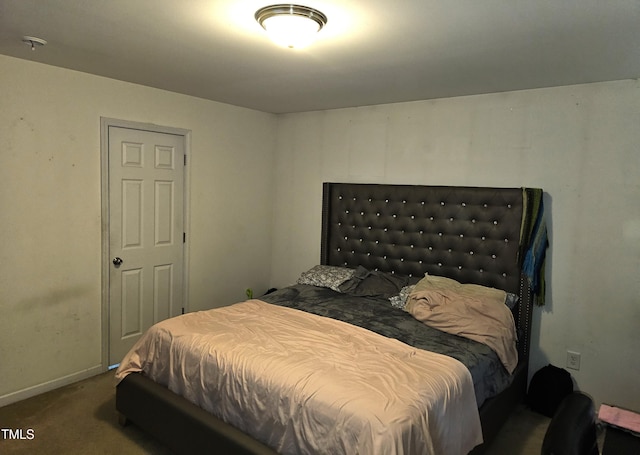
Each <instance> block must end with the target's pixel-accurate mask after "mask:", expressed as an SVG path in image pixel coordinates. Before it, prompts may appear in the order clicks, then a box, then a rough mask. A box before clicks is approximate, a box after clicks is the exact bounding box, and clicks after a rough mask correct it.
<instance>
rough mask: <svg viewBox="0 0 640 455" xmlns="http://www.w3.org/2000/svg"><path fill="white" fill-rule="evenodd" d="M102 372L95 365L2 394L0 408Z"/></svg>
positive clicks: (100, 368) (99, 367) (99, 366)
mask: <svg viewBox="0 0 640 455" xmlns="http://www.w3.org/2000/svg"><path fill="white" fill-rule="evenodd" d="M102 372H103V369H102V365H96V366H94V367H91V368H88V369H86V370H82V371H78V372H77V373H72V374H69V375H67V376H63V377H61V378H58V379H54V380H52V381H47V382H44V383H42V384H38V385H34V386H32V387H28V388H26V389H22V390H18V391H17V392H11V393H8V394H6V395H2V396H0V408H1V407H3V406H6V405H8V404H11V403H16V402H18V401H22V400H26V399H27V398H31V397H34V396H36V395H40V394H41V393H45V392H49V391H51V390H55V389H59V388H60V387H64V386H66V385H69V384H73V383H74V382H78V381H82V380H83V379H87V378H90V377H91V376H95V375H98V374H100V373H102Z"/></svg>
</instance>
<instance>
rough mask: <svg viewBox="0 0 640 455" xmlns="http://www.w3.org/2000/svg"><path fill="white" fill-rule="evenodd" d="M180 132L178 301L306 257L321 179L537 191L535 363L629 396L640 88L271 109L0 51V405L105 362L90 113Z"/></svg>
mask: <svg viewBox="0 0 640 455" xmlns="http://www.w3.org/2000/svg"><path fill="white" fill-rule="evenodd" d="M101 117H110V118H119V119H124V120H131V121H137V122H144V123H154V124H158V125H165V126H172V127H176V128H183V129H187V130H190V131H191V132H192V134H191V159H190V164H189V172H190V178H191V184H190V189H189V191H190V200H189V205H190V209H191V212H190V219H189V222H190V232H189V238H190V241H189V255H190V256H189V258H190V260H189V267H190V280H189V294H190V308H191V310H198V309H204V308H208V307H211V306H216V305H223V304H229V303H232V302H235V301H237V300H241V299H242V298H243V297H244V289H245V288H246V287H253V288H254V289H255V290H256V291H257V292H260V291H261V290H264V289H266V288H267V287H268V286H282V285H285V284H288V283H291V282H293V281H294V280H295V278H296V277H297V275H298V274H299V273H300V272H301V271H302V270H304V269H305V268H308V267H310V266H311V265H313V264H315V263H317V262H318V259H319V247H320V245H319V239H320V200H321V184H322V182H323V181H353V182H384V183H415V184H442V185H487V186H489V185H492V186H523V185H525V186H540V187H542V188H544V189H545V191H546V196H545V202H546V203H547V205H548V208H549V209H550V211H551V241H552V244H553V245H552V248H551V250H550V252H549V280H550V289H549V296H548V305H547V307H545V308H544V309H536V311H535V322H534V334H533V340H532V344H533V359H532V365H531V368H532V370H536V369H538V368H539V367H541V366H542V365H544V364H546V363H548V362H551V363H553V364H555V365H559V366H564V364H565V356H566V351H567V350H573V351H578V352H581V353H582V366H581V369H580V371H577V372H576V371H572V374H573V376H574V378H575V379H576V381H577V384H578V386H579V387H580V388H581V389H582V390H584V391H586V392H588V393H590V394H592V395H593V396H594V398H596V400H597V401H599V402H600V401H604V402H609V403H614V404H618V405H622V406H628V407H631V408H635V409H640V401H639V400H640V388H639V387H640V385H639V384H640V383H639V382H638V381H637V378H638V377H640V354H639V353H640V332H639V331H638V330H637V327H638V326H639V324H640V304H639V301H640V299H639V298H640V280H638V270H640V204H638V200H640V188H639V184H638V181H640V154H638V151H637V150H638V145H637V144H640V128H638V125H639V124H640V83H638V81H621V82H613V83H601V84H589V85H582V86H572V87H562V88H553V89H542V90H531V91H522V92H512V93H502V94H491V95H482V96H469V97H460V98H452V99H441V100H434V101H422V102H415V103H402V104H391V105H385V106H372V107H362V108H354V109H342V110H334V111H322V112H311V113H301V114H290V115H284V116H274V115H270V114H264V113H260V112H256V111H251V110H247V109H241V108H236V107H232V106H228V105H224V104H220V103H214V102H210V101H205V100H201V99H197V98H192V97H187V96H183V95H178V94H174V93H169V92H164V91H160V90H155V89H151V88H147V87H142V86H138V85H133V84H128V83H123V82H118V81H114V80H110V79H105V78H100V77H95V76H90V75H87V74H83V73H78V72H74V71H69V70H64V69H59V68H54V67H50V66H46V65H40V64H35V63H30V62H27V61H22V60H17V59H13V58H10V57H5V56H0V181H1V182H2V183H1V185H2V186H1V188H2V191H0V201H1V202H0V209H2V221H1V222H0V235H1V236H2V237H1V238H2V240H1V241H0V292H1V294H0V311H1V312H2V317H0V365H2V367H1V368H2V374H1V375H0V405H2V404H6V403H7V402H11V401H15V400H16V399H19V398H24V397H26V396H29V395H30V394H34V393H38V392H41V391H44V390H46V389H48V388H53V387H56V386H59V385H62V384H64V383H67V382H71V381H74V380H77V379H80V378H82V377H85V376H89V375H91V374H95V373H96V372H99V371H101V364H100V362H101V339H100V334H101V325H100V324H101V321H100V318H101V282H100V277H101V247H100V244H101V237H100V232H101V231H100V229H101V202H100V118H101Z"/></svg>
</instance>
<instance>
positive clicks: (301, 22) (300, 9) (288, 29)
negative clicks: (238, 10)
mask: <svg viewBox="0 0 640 455" xmlns="http://www.w3.org/2000/svg"><path fill="white" fill-rule="evenodd" d="M255 18H256V20H257V21H258V22H259V23H260V25H262V27H263V28H264V29H265V30H266V31H267V34H268V35H269V37H270V38H271V39H272V40H273V41H274V42H275V43H276V44H278V45H280V46H285V47H289V48H301V47H305V46H307V45H308V44H310V43H311V42H312V41H313V40H314V38H315V36H316V33H318V32H319V31H320V29H322V27H323V26H324V24H326V23H327V18H326V16H325V15H324V14H322V13H321V12H320V11H317V10H314V9H312V8H308V7H306V6H300V5H271V6H266V7H264V8H261V9H259V10H258V11H257V12H256V15H255Z"/></svg>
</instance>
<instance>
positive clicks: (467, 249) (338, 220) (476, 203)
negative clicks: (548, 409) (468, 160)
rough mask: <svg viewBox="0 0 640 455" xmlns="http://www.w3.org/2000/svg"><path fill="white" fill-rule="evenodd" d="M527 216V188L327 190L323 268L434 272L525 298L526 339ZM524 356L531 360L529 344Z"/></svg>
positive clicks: (523, 324) (522, 323) (352, 186)
mask: <svg viewBox="0 0 640 455" xmlns="http://www.w3.org/2000/svg"><path fill="white" fill-rule="evenodd" d="M525 212H526V211H525V210H523V189H522V188H478V187H458V186H419V185H384V184H359V183H324V185H323V206H322V242H321V263H322V264H327V265H341V266H346V267H357V266H359V265H361V266H363V267H366V268H368V269H375V270H380V271H384V272H393V273H398V274H401V275H410V276H417V277H421V276H423V275H424V274H425V273H429V274H432V275H440V276H446V277H449V278H453V279H455V280H457V281H460V282H462V283H475V284H481V285H484V286H490V287H494V288H499V289H503V290H505V291H508V292H512V293H515V294H519V295H520V303H521V305H520V308H519V314H517V315H516V316H517V324H518V327H519V331H520V333H521V334H522V335H525V338H526V339H527V340H528V337H529V332H530V317H531V304H530V301H531V300H530V293H529V289H528V286H527V283H526V280H524V279H523V278H522V276H521V265H520V264H521V261H520V255H521V253H520V245H519V244H520V231H521V228H522V222H523V213H525ZM528 222H529V220H527V219H525V223H528ZM519 350H520V355H521V359H523V360H524V359H526V358H527V357H528V351H529V347H528V342H527V343H520V345H519Z"/></svg>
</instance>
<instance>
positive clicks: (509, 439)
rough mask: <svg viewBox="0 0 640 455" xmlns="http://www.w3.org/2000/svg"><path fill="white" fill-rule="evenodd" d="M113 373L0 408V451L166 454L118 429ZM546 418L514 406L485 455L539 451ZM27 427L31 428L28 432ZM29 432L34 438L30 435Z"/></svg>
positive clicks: (141, 436) (130, 430) (135, 432)
mask: <svg viewBox="0 0 640 455" xmlns="http://www.w3.org/2000/svg"><path fill="white" fill-rule="evenodd" d="M114 386H115V382H114V380H113V372H108V373H104V374H101V375H98V376H95V377H93V378H89V379H86V380H84V381H82V382H78V383H76V384H72V385H69V386H67V387H63V388H61V389H58V390H54V391H52V392H48V393H45V394H43V395H40V396H37V397H33V398H30V399H28V400H24V401H21V402H19V403H14V404H11V405H9V406H5V407H3V408H0V428H2V429H12V430H14V431H13V437H16V435H17V432H16V431H15V430H22V437H23V438H24V439H8V437H7V436H5V437H3V435H5V434H6V435H8V433H7V432H2V433H0V454H3V455H13V454H30V455H31V454H35V455H39V454H46V455H49V454H52V455H57V454H65V455H67V454H114V455H115V454H118V455H122V454H132V455H137V454H157V455H164V454H170V453H171V452H169V451H168V450H167V449H166V448H164V447H163V446H161V445H160V444H159V443H157V442H156V441H155V440H154V439H152V438H150V437H149V436H147V435H146V434H145V433H143V432H142V431H141V430H139V429H138V428H136V427H135V426H134V425H129V426H127V427H121V426H120V425H119V424H118V416H117V413H116V411H115V388H114ZM548 424H549V419H548V418H547V417H544V416H541V415H539V414H536V413H533V412H531V411H529V410H528V409H525V408H524V407H522V408H518V409H517V410H516V411H515V412H514V414H513V416H512V418H510V419H509V421H508V422H507V424H506V425H505V426H504V427H503V428H502V430H501V432H500V434H499V436H498V438H497V439H496V440H495V441H494V442H493V444H492V445H491V447H490V448H489V450H488V451H487V454H488V455H539V454H540V447H541V445H542V439H543V438H544V433H545V431H546V429H547V425H548ZM27 430H33V431H32V432H30V431H27ZM30 436H33V437H32V438H30Z"/></svg>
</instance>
